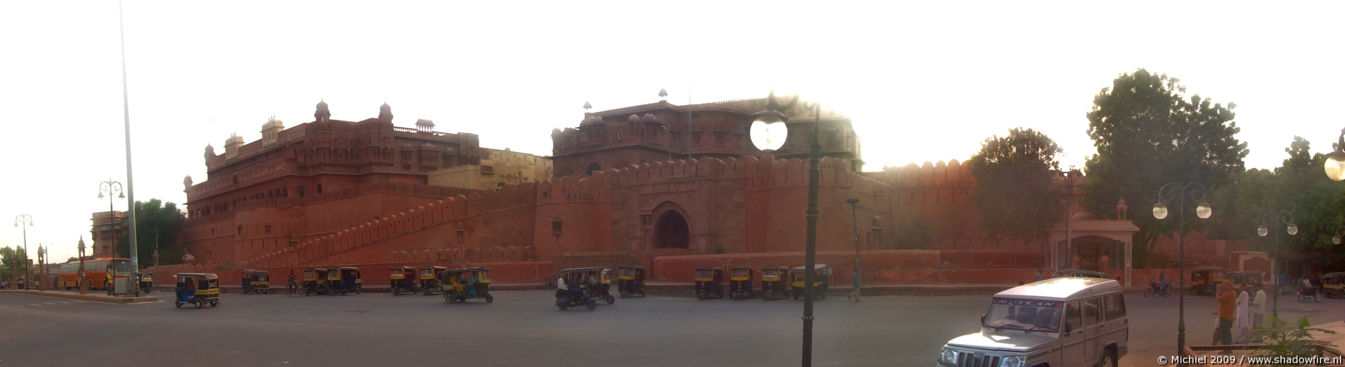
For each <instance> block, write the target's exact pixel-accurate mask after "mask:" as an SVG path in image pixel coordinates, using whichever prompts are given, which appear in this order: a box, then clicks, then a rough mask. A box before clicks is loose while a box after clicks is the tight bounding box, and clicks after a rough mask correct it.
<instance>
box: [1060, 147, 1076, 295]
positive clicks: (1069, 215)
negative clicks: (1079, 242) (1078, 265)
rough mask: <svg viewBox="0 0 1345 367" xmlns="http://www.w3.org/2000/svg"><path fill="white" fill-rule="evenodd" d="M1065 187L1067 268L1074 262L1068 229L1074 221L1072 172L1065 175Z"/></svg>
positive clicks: (1072, 245)
mask: <svg viewBox="0 0 1345 367" xmlns="http://www.w3.org/2000/svg"><path fill="white" fill-rule="evenodd" d="M1065 186H1066V188H1065V189H1066V190H1068V191H1067V192H1068V194H1067V195H1068V196H1069V198H1068V199H1069V201H1067V202H1066V204H1065V267H1066V268H1069V267H1070V265H1073V262H1074V241H1073V239H1071V238H1070V237H1073V236H1074V232H1071V231H1070V227H1069V224H1070V222H1071V221H1073V219H1074V170H1070V171H1069V172H1066V173H1065ZM1057 270H1059V269H1057Z"/></svg>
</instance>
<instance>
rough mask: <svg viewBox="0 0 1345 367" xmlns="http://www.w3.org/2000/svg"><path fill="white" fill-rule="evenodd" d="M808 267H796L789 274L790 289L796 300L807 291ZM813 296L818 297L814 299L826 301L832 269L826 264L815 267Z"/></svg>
mask: <svg viewBox="0 0 1345 367" xmlns="http://www.w3.org/2000/svg"><path fill="white" fill-rule="evenodd" d="M807 269H808V267H806V266H796V267H794V270H793V271H791V272H790V274H789V278H790V279H789V288H790V291H791V292H792V295H793V296H794V299H795V300H798V299H799V296H803V295H804V294H803V292H804V291H805V290H806V288H805V287H804V285H805V284H804V283H806V281H805V278H807V272H808V270H807ZM813 275H814V277H813V294H815V295H817V297H816V298H814V299H826V298H827V288H828V287H830V286H831V267H830V266H827V265H826V264H815V265H813Z"/></svg>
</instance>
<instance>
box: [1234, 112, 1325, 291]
mask: <svg viewBox="0 0 1345 367" xmlns="http://www.w3.org/2000/svg"><path fill="white" fill-rule="evenodd" d="M1284 152H1285V153H1288V154H1289V158H1286V159H1285V160H1284V162H1283V163H1282V164H1281V165H1280V167H1278V168H1276V169H1275V176H1276V184H1277V185H1276V186H1278V187H1276V189H1275V190H1273V191H1272V192H1273V193H1274V196H1275V198H1274V201H1273V202H1268V203H1264V204H1263V205H1264V206H1263V208H1265V209H1275V208H1278V209H1283V210H1288V211H1289V212H1290V213H1292V214H1293V216H1294V222H1295V224H1297V225H1298V231H1299V233H1298V235H1296V236H1281V238H1282V239H1283V241H1281V243H1278V244H1276V243H1270V244H1267V246H1280V248H1281V249H1282V250H1283V253H1285V254H1286V255H1290V256H1293V255H1297V256H1300V257H1302V258H1303V259H1304V260H1305V261H1308V262H1309V263H1310V264H1309V266H1308V268H1311V270H1321V269H1322V268H1321V267H1322V266H1323V265H1329V266H1332V267H1333V268H1332V270H1334V269H1339V267H1340V265H1339V260H1341V259H1342V256H1341V251H1340V246H1335V245H1332V244H1331V237H1332V236H1333V235H1334V234H1335V231H1336V229H1338V228H1339V227H1340V226H1341V224H1342V222H1341V221H1342V219H1343V218H1345V217H1342V215H1341V210H1340V208H1341V207H1342V204H1345V198H1343V197H1342V194H1345V193H1343V192H1342V188H1341V187H1340V186H1339V185H1336V184H1335V182H1334V181H1331V180H1327V179H1324V178H1323V177H1322V168H1321V167H1322V164H1323V163H1324V160H1325V159H1326V157H1325V156H1324V155H1322V154H1321V153H1315V154H1314V153H1312V150H1311V147H1310V145H1309V143H1308V141H1307V140H1305V139H1303V138H1301V137H1298V136H1295V137H1294V141H1293V142H1292V143H1290V144H1289V147H1288V148H1285V149H1284ZM1248 214H1252V215H1255V213H1248ZM1254 219H1260V218H1254ZM1253 228H1255V227H1253ZM1269 228H1272V229H1277V230H1283V227H1282V226H1281V225H1279V224H1274V225H1271V226H1269ZM1330 260H1336V261H1335V262H1332V261H1330ZM1303 270H1308V269H1303ZM1287 275H1289V276H1298V275H1301V274H1287Z"/></svg>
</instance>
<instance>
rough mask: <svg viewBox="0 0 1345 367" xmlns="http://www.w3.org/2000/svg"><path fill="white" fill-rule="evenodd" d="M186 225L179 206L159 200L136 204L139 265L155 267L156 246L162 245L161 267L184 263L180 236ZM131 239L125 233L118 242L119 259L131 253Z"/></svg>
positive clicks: (160, 251)
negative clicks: (179, 241) (179, 240)
mask: <svg viewBox="0 0 1345 367" xmlns="http://www.w3.org/2000/svg"><path fill="white" fill-rule="evenodd" d="M186 222H187V216H186V214H184V213H183V212H182V211H181V210H178V209H177V204H173V203H171V202H170V203H166V204H165V203H162V202H160V201H159V199H150V200H149V201H147V202H145V201H137V202H135V225H136V239H137V243H136V252H137V253H138V257H139V261H140V266H142V267H145V266H150V265H154V246H155V244H156V243H157V244H158V246H159V264H161V265H171V264H180V263H182V254H183V253H184V252H183V249H182V244H180V243H178V235H179V234H181V232H182V227H183V226H184V225H185V224H186ZM128 232H129V231H128ZM156 236H157V237H156ZM130 240H131V236H130V234H129V233H123V234H122V236H121V238H119V239H118V240H117V256H128V255H129V254H130V253H131V250H130V248H131V244H130Z"/></svg>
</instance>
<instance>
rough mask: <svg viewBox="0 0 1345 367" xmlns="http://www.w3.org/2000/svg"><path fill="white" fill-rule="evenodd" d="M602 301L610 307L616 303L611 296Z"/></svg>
mask: <svg viewBox="0 0 1345 367" xmlns="http://www.w3.org/2000/svg"><path fill="white" fill-rule="evenodd" d="M603 300H604V301H607V304H609V305H610V304H613V303H616V297H612V296H611V295H608V296H607V297H606V298H604V299H603Z"/></svg>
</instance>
